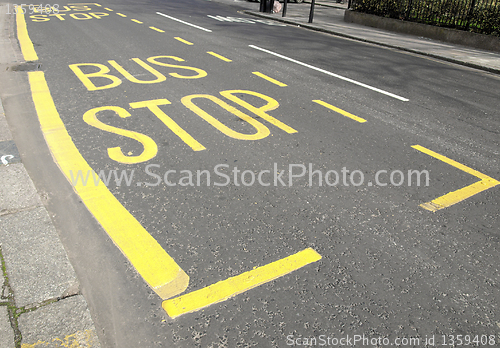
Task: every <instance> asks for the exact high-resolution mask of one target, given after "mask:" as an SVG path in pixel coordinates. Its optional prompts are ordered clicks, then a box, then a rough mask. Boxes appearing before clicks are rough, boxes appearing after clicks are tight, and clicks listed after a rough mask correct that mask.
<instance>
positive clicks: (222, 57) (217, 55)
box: [207, 51, 232, 62]
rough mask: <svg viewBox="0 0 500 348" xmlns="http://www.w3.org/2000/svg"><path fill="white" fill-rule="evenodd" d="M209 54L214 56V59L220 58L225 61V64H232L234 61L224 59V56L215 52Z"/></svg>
mask: <svg viewBox="0 0 500 348" xmlns="http://www.w3.org/2000/svg"><path fill="white" fill-rule="evenodd" d="M207 53H208V54H211V55H212V56H214V57H216V58H219V59H220V60H223V61H225V62H232V60H231V59H229V58H226V57H224V56H221V55H220V54H217V53H215V52H212V51H208V52H207Z"/></svg>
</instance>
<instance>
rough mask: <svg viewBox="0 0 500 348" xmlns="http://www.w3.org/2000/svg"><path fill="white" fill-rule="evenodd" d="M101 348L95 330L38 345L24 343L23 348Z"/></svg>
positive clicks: (53, 339) (41, 342)
mask: <svg viewBox="0 0 500 348" xmlns="http://www.w3.org/2000/svg"><path fill="white" fill-rule="evenodd" d="M56 346H58V347H87V348H93V347H100V345H99V339H98V338H97V334H96V333H95V331H94V330H85V331H77V332H75V333H74V334H71V335H67V336H65V337H64V338H59V337H54V338H52V339H49V340H47V341H42V340H38V341H37V342H36V343H31V344H29V343H22V344H21V348H41V347H56Z"/></svg>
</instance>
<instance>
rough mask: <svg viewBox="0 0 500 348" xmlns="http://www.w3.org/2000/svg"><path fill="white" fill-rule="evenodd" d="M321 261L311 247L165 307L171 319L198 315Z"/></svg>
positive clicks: (171, 300) (166, 304)
mask: <svg viewBox="0 0 500 348" xmlns="http://www.w3.org/2000/svg"><path fill="white" fill-rule="evenodd" d="M320 259H321V255H320V254H318V253H317V252H316V251H314V250H313V249H311V248H308V249H305V250H302V251H300V252H298V253H296V254H294V255H291V256H288V257H286V258H284V259H281V260H278V261H275V262H272V263H270V264H267V265H265V266H262V267H258V268H255V269H253V270H251V271H248V272H245V273H242V274H240V275H238V276H235V277H231V278H229V279H226V280H222V281H220V282H218V283H215V284H213V285H210V286H208V287H206V288H203V289H200V290H196V291H193V292H190V293H188V294H185V295H182V296H179V297H176V298H173V299H170V300H166V301H163V304H162V307H163V309H164V310H165V311H166V312H167V314H168V315H169V316H170V317H172V318H175V317H178V316H180V315H182V314H186V313H190V312H196V311H198V310H200V309H203V308H205V307H208V306H210V305H211V304H215V303H219V302H222V301H225V300H227V299H229V298H231V297H234V296H236V295H238V294H241V293H243V292H245V291H247V290H250V289H252V288H255V287H257V286H259V285H262V284H264V283H267V282H270V281H271V280H274V279H276V278H279V277H281V276H284V275H285V274H288V273H290V272H293V271H295V270H297V269H299V268H301V267H304V266H306V265H308V264H310V263H313V262H316V261H318V260H320Z"/></svg>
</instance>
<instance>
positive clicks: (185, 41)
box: [174, 37, 193, 45]
mask: <svg viewBox="0 0 500 348" xmlns="http://www.w3.org/2000/svg"><path fill="white" fill-rule="evenodd" d="M174 39H176V40H177V41H180V42H182V43H185V44H186V45H193V43H192V42H189V41H187V40H184V39H181V38H180V37H174Z"/></svg>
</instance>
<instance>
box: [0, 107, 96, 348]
mask: <svg viewBox="0 0 500 348" xmlns="http://www.w3.org/2000/svg"><path fill="white" fill-rule="evenodd" d="M0 124H3V125H6V120H5V114H4V110H3V107H2V104H1V102H0ZM11 141H12V138H11V135H10V132H9V131H8V128H4V129H3V131H2V134H1V138H0V145H2V144H3V143H6V142H11ZM7 148H8V149H12V146H10V147H7ZM0 149H2V147H1V146H0ZM4 149H5V147H4ZM6 156H7V157H6ZM0 157H1V158H3V162H2V164H0V182H1V183H2V185H1V187H0V260H1V266H2V267H1V272H0V284H1V285H2V291H1V296H0V348H13V347H23V348H29V347H35V346H43V347H100V345H99V341H98V339H97V335H96V332H95V328H94V325H93V322H92V319H91V317H90V313H89V310H88V308H87V303H86V301H85V299H84V297H83V296H82V295H81V294H80V291H79V286H78V280H77V277H76V274H75V271H74V270H73V267H72V265H71V264H70V262H69V260H68V257H67V255H66V252H65V250H64V248H63V245H62V243H61V240H60V239H59V235H58V234H57V231H56V229H55V228H54V225H53V224H52V221H51V219H50V216H49V214H48V212H47V210H46V209H45V207H44V206H43V203H42V198H41V197H40V196H39V194H38V192H37V190H36V188H35V186H34V185H33V182H32V181H31V179H30V177H29V175H28V173H27V171H26V169H25V168H24V165H23V164H22V163H10V160H13V159H15V157H14V158H11V157H10V153H8V152H5V151H1V152H0Z"/></svg>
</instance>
